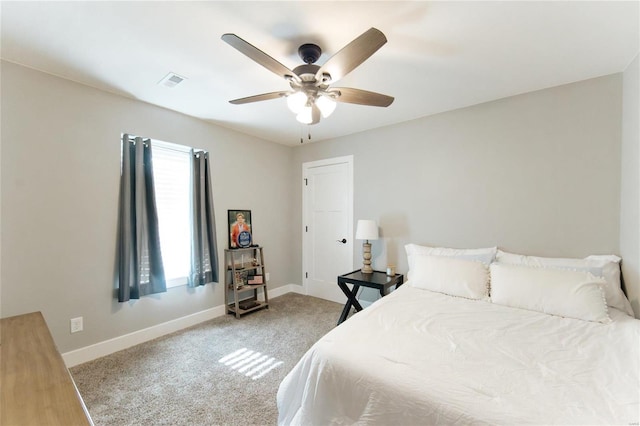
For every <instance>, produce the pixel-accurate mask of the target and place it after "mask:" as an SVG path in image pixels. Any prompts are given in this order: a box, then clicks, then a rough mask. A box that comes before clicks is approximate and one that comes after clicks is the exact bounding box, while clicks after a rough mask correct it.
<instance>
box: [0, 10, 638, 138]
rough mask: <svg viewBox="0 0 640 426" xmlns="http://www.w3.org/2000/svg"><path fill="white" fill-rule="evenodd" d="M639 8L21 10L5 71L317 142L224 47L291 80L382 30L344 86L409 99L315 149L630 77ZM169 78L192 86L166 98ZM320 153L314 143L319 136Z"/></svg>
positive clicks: (340, 113) (256, 68)
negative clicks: (240, 47)
mask: <svg viewBox="0 0 640 426" xmlns="http://www.w3.org/2000/svg"><path fill="white" fill-rule="evenodd" d="M638 6H639V2H638V1H627V2H611V1H603V2H591V1H586V2H582V1H573V2H517V1H510V2H486V1H472V2H453V1H446V2H425V1H410V2H396V1H393V2H379V1H357V2H347V1H339V2H322V1H321V2H312V1H299V2H285V1H259V2H246V1H235V2H231V1H204V2H181V1H176V2H151V1H132V2H119V1H113V2H76V1H74V2H7V1H2V3H1V4H0V7H1V9H0V13H1V17H2V22H1V23H2V26H1V31H2V34H1V35H2V44H1V51H0V53H1V56H2V59H4V60H7V61H11V62H15V63H18V64H22V65H25V66H28V67H31V68H35V69H38V70H41V71H44V72H47V73H51V74H54V75H57V76H61V77H64V78H67V79H70V80H74V81H77V82H80V83H84V84H87V85H89V86H93V87H96V88H99V89H103V90H107V91H110V92H114V93H118V94H121V95H124V96H128V97H131V98H134V99H139V100H142V101H145V102H148V103H151V104H154V105H159V106H162V107H165V108H168V109H171V110H175V111H179V112H182V113H184V114H187V115H190V116H193V117H198V118H201V119H204V120H208V121H211V122H213V123H216V124H218V125H221V126H224V127H228V128H231V129H235V130H237V131H240V132H244V133H248V134H251V135H254V136H257V137H260V138H263V139H266V140H270V141H274V142H278V143H282V144H287V145H295V144H298V143H299V142H300V136H301V134H303V133H304V135H306V132H307V126H303V125H300V124H299V123H298V122H297V121H296V120H295V117H294V115H293V114H292V113H291V112H289V110H288V109H287V107H286V102H285V100H283V99H275V100H269V101H264V102H258V103H254V104H245V105H231V104H229V103H228V101H229V100H231V99H235V98H240V97H245V96H251V95H255V94H260V93H264V92H273V91H279V90H286V89H288V88H289V87H288V84H287V82H285V81H284V80H283V79H280V78H279V77H278V76H276V75H275V74H273V73H271V72H270V71H268V70H267V69H265V68H262V67H261V66H260V65H258V64H257V63H255V62H253V61H252V60H250V59H248V58H247V57H245V56H244V55H242V54H241V53H239V52H238V51H236V50H235V49H233V48H232V47H231V46H229V45H227V44H226V43H224V42H223V41H222V40H221V39H220V36H221V35H222V34H224V33H227V32H231V33H235V34H237V35H238V36H240V37H241V38H243V39H245V40H247V41H248V42H249V43H251V44H253V45H254V46H256V47H258V48H259V49H261V50H263V51H264V52H265V53H267V54H269V55H271V56H273V57H274V58H275V59H276V60H278V61H280V62H282V63H283V64H284V65H286V66H287V67H289V68H294V67H295V66H297V65H299V64H300V63H301V61H300V59H299V58H298V56H297V53H296V52H297V47H298V46H299V45H300V44H302V43H307V42H313V43H316V44H318V45H320V46H321V47H322V49H323V52H324V53H323V55H322V57H321V58H320V60H319V61H318V64H320V65H321V64H322V63H324V61H326V59H327V58H328V57H329V56H331V55H332V54H334V53H335V52H337V51H338V50H339V49H341V48H342V47H343V46H344V45H346V44H347V43H349V42H350V41H351V40H353V39H354V38H355V37H357V36H358V35H360V34H361V33H363V32H364V31H366V30H367V29H368V28H370V27H376V28H378V29H379V30H381V31H382V32H383V33H384V34H385V35H386V37H387V39H388V43H387V44H386V45H384V46H383V47H382V48H381V49H380V50H379V51H378V52H376V53H375V54H374V55H373V56H372V57H371V58H369V59H368V60H367V61H366V62H365V63H364V64H362V65H361V66H360V67H358V68H357V69H355V70H354V71H353V72H352V73H350V74H349V75H348V76H346V77H345V78H343V79H342V80H340V82H339V83H338V86H342V87H355V88H359V89H364V90H370V91H375V92H380V93H384V94H387V95H391V96H394V97H395V102H394V103H393V104H392V105H391V106H390V107H388V108H378V107H369V106H360V105H350V104H339V105H338V108H337V109H336V111H335V113H334V114H333V115H332V116H331V117H329V118H327V119H323V120H322V121H321V122H320V123H319V124H317V125H314V126H310V130H311V135H312V138H313V140H314V141H319V140H323V139H328V138H334V137H338V136H342V135H347V134H351V133H355V132H360V131H363V130H367V129H372V128H376V127H380V126H384V125H389V124H393V123H398V122H402V121H407V120H411V119H415V118H418V117H422V116H426V115H430V114H435V113H439V112H443V111H448V110H452V109H456V108H461V107H465V106H469V105H473V104H478V103H481V102H486V101H490V100H494V99H499V98H503V97H506V96H511V95H515V94H519V93H525V92H530V91H533V90H538V89H543V88H547V87H552V86H557V85H561V84H565V83H569V82H573V81H579V80H584V79H588V78H593V77H598V76H602V75H606V74H611V73H616V72H621V71H623V70H624V69H625V68H626V67H627V65H628V64H629V63H630V62H631V61H632V60H633V58H634V57H635V55H636V54H637V53H638V51H639V27H640V25H639V23H640V15H639V14H640V9H639V7H638ZM168 72H175V73H177V74H179V75H181V76H184V77H186V78H187V79H188V80H186V81H185V82H183V83H182V84H181V85H179V86H177V87H175V88H172V89H169V88H166V87H164V86H161V85H158V84H157V83H158V81H160V80H161V79H162V78H163V77H164V76H165V75H166V74H167V73H168ZM305 140H306V137H305Z"/></svg>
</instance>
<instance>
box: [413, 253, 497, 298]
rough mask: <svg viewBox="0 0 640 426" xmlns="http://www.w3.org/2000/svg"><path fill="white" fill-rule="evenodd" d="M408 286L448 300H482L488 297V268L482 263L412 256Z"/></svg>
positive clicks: (419, 255) (449, 258) (425, 255)
mask: <svg viewBox="0 0 640 426" xmlns="http://www.w3.org/2000/svg"><path fill="white" fill-rule="evenodd" d="M411 271H412V275H411V279H410V280H409V283H410V284H411V286H412V287H416V288H422V289H426V290H431V291H437V292H439V293H444V294H449V295H451V296H458V297H465V298H467V299H484V298H487V297H488V293H489V289H488V287H489V268H488V267H487V265H485V264H484V263H482V262H478V261H472V260H464V259H457V258H455V257H445V256H430V255H427V254H415V255H414V266H413V269H411Z"/></svg>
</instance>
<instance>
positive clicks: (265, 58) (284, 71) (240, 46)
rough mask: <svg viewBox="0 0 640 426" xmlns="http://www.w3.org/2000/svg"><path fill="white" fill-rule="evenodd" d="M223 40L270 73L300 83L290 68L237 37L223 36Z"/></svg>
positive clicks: (233, 35)
mask: <svg viewBox="0 0 640 426" xmlns="http://www.w3.org/2000/svg"><path fill="white" fill-rule="evenodd" d="M221 38H222V41H224V42H225V43H227V44H228V45H229V46H231V47H233V48H235V49H236V50H237V51H239V52H240V53H242V54H244V55H246V56H247V57H248V58H249V59H253V60H254V61H255V62H257V63H259V64H260V65H262V66H263V67H265V68H266V69H268V70H269V71H271V72H273V73H275V74H277V75H279V76H280V77H284V78H285V79H288V80H289V79H293V80H295V81H296V82H300V77H298V76H297V75H296V74H295V73H294V72H293V71H291V70H290V69H289V68H287V67H285V66H284V65H282V64H281V63H280V62H278V61H276V60H275V59H273V58H272V57H271V56H269V55H267V54H266V53H264V52H263V51H262V50H260V49H258V48H257V47H255V46H253V45H252V44H250V43H247V42H246V41H244V40H243V39H241V38H240V37H238V36H237V35H235V34H223V35H222V37H221Z"/></svg>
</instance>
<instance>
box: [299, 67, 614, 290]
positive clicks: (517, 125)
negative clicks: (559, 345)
mask: <svg viewBox="0 0 640 426" xmlns="http://www.w3.org/2000/svg"><path fill="white" fill-rule="evenodd" d="M621 88H622V76H621V75H620V74H617V75H611V76H606V77H601V78H597V79H592V80H587V81H583V82H578V83H574V84H569V85H565V86H560V87H555V88H551V89H547V90H541V91H538V92H533V93H527V94H524V95H520V96H514V97H510V98H506V99H502V100H498V101H495V102H490V103H485V104H481V105H477V106H473V107H469V108H465V109H460V110H456V111H451V112H447V113H443V114H439V115H435V116H430V117H425V118H421V119H418V120H415V121H411V122H407V123H403V124H399V125H395V126H389V127H384V128H380V129H375V130H372V131H369V132H364V133H359V134H355V135H351V136H347V137H343V138H339V139H335V140H331V141H327V142H322V143H317V144H307V145H303V146H300V147H298V148H296V150H295V164H294V172H295V173H296V174H297V177H298V179H299V178H300V169H301V164H302V163H303V162H306V161H314V160H319V159H323V158H329V157H335V156H342V155H351V154H353V155H354V161H355V166H354V167H355V182H354V185H355V190H354V192H355V200H354V204H355V205H354V216H355V217H354V219H356V220H357V219H363V218H367V219H375V220H377V221H378V223H379V225H380V228H381V232H382V235H383V236H384V240H382V241H376V242H374V243H373V262H374V266H376V267H377V268H378V269H383V268H384V267H385V265H386V263H387V262H389V263H394V264H396V265H398V269H399V270H400V271H402V272H405V271H406V270H407V264H406V259H405V255H404V245H405V244H406V243H409V242H413V243H419V244H427V245H441V246H448V247H485V246H494V245H498V246H499V247H501V248H503V249H506V250H511V251H515V252H520V253H527V254H533V255H547V256H572V257H582V256H586V255H588V254H592V253H618V252H619V223H620V207H619V206H620V172H619V168H620V138H621V126H620V117H621V106H622V97H621V95H622V89H621ZM392 107H393V106H392ZM338 108H339V106H338ZM336 113H339V110H338V111H336ZM294 194H295V195H296V197H297V199H296V200H295V201H294V205H299V204H300V199H299V198H300V191H296V192H294ZM300 217H301V216H300V215H298V216H297V217H296V220H297V221H298V223H300V220H301V218H300ZM297 229H299V227H297ZM299 241H300V238H298V239H297V240H296V244H297V247H296V248H297V250H295V251H294V253H298V252H299V250H300V242H299ZM360 258H361V245H360V244H356V245H355V256H354V259H355V263H356V265H354V267H356V266H357V265H359V264H360ZM294 264H297V265H300V264H301V260H300V259H299V258H298V259H296V262H294ZM367 296H368V295H367Z"/></svg>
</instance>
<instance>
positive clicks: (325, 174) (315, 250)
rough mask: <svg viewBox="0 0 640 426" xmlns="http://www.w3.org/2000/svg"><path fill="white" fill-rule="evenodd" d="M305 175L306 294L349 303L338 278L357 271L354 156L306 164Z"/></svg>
mask: <svg viewBox="0 0 640 426" xmlns="http://www.w3.org/2000/svg"><path fill="white" fill-rule="evenodd" d="M302 176H303V178H304V180H303V192H302V194H303V195H302V203H303V218H302V221H303V224H302V226H303V230H302V231H303V254H302V262H303V271H302V273H303V282H304V287H305V293H306V294H308V295H310V296H315V297H320V298H323V299H327V300H332V301H334V302H339V303H345V302H346V300H347V297H346V296H345V295H344V293H342V291H341V290H340V288H339V287H338V284H337V277H338V275H342V274H346V273H348V272H351V271H352V270H353V241H352V240H353V238H352V237H353V156H347V157H339V158H332V159H328V160H320V161H314V162H310V163H304V164H303V165H302Z"/></svg>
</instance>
